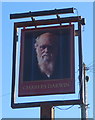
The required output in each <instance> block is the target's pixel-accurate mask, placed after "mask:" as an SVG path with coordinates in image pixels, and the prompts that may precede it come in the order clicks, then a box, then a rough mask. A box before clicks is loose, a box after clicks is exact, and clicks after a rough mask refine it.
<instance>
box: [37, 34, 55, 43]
mask: <svg viewBox="0 0 95 120" xmlns="http://www.w3.org/2000/svg"><path fill="white" fill-rule="evenodd" d="M55 39H56V36H55V35H54V34H52V33H44V34H42V35H40V36H39V38H38V40H37V41H38V42H39V43H40V42H50V43H53V42H54V41H55Z"/></svg>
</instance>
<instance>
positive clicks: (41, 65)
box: [18, 25, 75, 97]
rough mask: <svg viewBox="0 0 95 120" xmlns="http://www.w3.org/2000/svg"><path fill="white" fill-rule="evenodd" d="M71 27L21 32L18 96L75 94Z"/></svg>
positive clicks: (32, 29)
mask: <svg viewBox="0 0 95 120" xmlns="http://www.w3.org/2000/svg"><path fill="white" fill-rule="evenodd" d="M74 67H75V63H74V25H64V26H54V27H44V28H40V27H39V28H27V29H22V30H21V40H20V67H19V68H20V69H19V89H18V96H20V97H22V96H35V95H50V94H70V93H74V92H75V75H74V73H75V68H74Z"/></svg>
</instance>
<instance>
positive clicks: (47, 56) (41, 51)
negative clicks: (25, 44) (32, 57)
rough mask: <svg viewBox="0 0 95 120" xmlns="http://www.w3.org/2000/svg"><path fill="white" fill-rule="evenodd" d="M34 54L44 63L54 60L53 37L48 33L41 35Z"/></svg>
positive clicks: (55, 49)
mask: <svg viewBox="0 0 95 120" xmlns="http://www.w3.org/2000/svg"><path fill="white" fill-rule="evenodd" d="M36 53H37V56H38V57H41V58H42V59H43V60H44V61H48V62H49V61H51V60H54V59H55V58H56V54H57V45H56V44H55V36H53V35H52V34H50V33H45V34H42V35H41V36H40V37H39V40H38V41H37V47H36Z"/></svg>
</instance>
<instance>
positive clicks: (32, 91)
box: [18, 25, 75, 97]
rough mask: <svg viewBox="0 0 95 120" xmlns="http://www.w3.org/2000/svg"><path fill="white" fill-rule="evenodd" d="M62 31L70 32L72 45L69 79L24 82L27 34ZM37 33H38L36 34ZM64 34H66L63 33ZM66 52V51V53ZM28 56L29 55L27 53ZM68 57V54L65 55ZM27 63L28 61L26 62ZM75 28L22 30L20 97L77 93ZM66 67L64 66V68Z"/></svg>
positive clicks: (57, 27)
mask: <svg viewBox="0 0 95 120" xmlns="http://www.w3.org/2000/svg"><path fill="white" fill-rule="evenodd" d="M57 29H60V30H62V31H64V30H65V33H66V31H69V32H68V34H66V35H67V37H68V36H69V39H70V40H69V44H70V51H69V53H70V54H69V55H70V56H69V66H70V67H68V65H67V67H68V68H66V67H65V68H64V69H67V70H68V72H69V74H70V75H69V77H65V78H63V79H51V80H40V81H39V80H37V81H33V80H27V77H26V80H24V78H25V76H26V75H25V73H24V69H26V67H25V61H26V59H25V58H26V57H25V56H24V55H25V51H24V49H25V41H26V40H27V39H26V37H25V32H27V33H28V32H31V31H32V33H33V32H35V33H38V32H39V31H45V30H47V31H50V30H54V31H56V30H57ZM36 31H37V32H36ZM63 33H64V32H63ZM66 50H67V51H68V46H66ZM65 52H66V51H65ZM27 54H28V53H27ZM65 57H66V53H65ZM26 62H27V61H26ZM74 66H75V65H74V26H73V25H65V26H61V27H60V26H56V27H49V28H48V27H47V28H46V27H44V28H36V29H25V30H22V34H21V48H20V70H19V71H20V72H19V91H18V96H20V97H21V96H35V95H49V94H69V93H74V92H75V75H74V73H75V71H74ZM63 67H64V66H63Z"/></svg>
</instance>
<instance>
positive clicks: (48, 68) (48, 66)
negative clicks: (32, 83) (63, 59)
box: [37, 55, 54, 76]
mask: <svg viewBox="0 0 95 120" xmlns="http://www.w3.org/2000/svg"><path fill="white" fill-rule="evenodd" d="M37 59H38V65H39V68H40V70H41V72H43V73H45V74H46V75H47V76H50V75H52V73H53V70H54V61H53V60H52V56H48V55H42V56H41V57H39V56H37Z"/></svg>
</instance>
